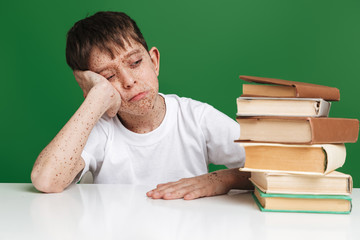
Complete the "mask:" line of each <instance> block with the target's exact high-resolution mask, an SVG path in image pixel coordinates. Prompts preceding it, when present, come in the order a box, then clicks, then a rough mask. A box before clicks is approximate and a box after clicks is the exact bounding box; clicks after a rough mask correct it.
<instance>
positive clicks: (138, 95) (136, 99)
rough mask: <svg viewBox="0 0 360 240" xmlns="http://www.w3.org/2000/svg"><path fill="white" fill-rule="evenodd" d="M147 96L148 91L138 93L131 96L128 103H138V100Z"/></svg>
mask: <svg viewBox="0 0 360 240" xmlns="http://www.w3.org/2000/svg"><path fill="white" fill-rule="evenodd" d="M147 94H148V91H144V92H140V93H138V94H136V95H135V96H133V97H132V98H130V100H129V102H136V101H139V100H141V99H143V98H144V97H146V95H147Z"/></svg>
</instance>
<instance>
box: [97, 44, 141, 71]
mask: <svg viewBox="0 0 360 240" xmlns="http://www.w3.org/2000/svg"><path fill="white" fill-rule="evenodd" d="M138 53H141V50H140V49H135V50H132V51H131V52H129V53H127V54H125V56H124V57H123V58H122V61H123V60H125V59H128V58H129V57H131V56H132V55H134V54H138ZM107 68H108V66H105V67H103V68H101V69H100V70H99V71H96V73H97V74H100V73H101V72H103V71H105V70H106V69H107Z"/></svg>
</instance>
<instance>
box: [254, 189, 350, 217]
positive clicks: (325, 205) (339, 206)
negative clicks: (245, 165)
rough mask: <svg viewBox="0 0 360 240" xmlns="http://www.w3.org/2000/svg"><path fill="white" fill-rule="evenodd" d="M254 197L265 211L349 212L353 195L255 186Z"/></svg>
mask: <svg viewBox="0 0 360 240" xmlns="http://www.w3.org/2000/svg"><path fill="white" fill-rule="evenodd" d="M253 198H254V200H255V202H256V204H257V205H258V207H259V208H260V210H261V211H264V212H304V213H336V214H349V213H350V212H351V209H352V204H351V197H350V196H343V195H310V194H275V193H271V194H270V193H264V192H262V191H261V190H259V189H258V188H256V187H255V190H254V192H253Z"/></svg>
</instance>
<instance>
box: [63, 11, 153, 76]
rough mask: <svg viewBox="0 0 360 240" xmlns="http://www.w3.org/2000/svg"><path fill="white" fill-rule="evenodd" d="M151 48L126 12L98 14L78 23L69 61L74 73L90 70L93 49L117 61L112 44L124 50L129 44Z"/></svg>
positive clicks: (68, 44)
mask: <svg viewBox="0 0 360 240" xmlns="http://www.w3.org/2000/svg"><path fill="white" fill-rule="evenodd" d="M130 39H133V40H134V41H136V42H138V43H140V44H141V45H142V46H143V47H144V48H145V49H146V50H147V51H148V50H149V49H148V46H147V44H146V42H145V39H144V37H143V35H142V33H141V32H140V29H139V28H138V26H137V25H136V23H135V21H134V20H133V19H131V18H130V17H129V16H128V15H126V14H125V13H122V12H97V13H95V14H94V15H92V16H90V17H87V18H84V19H82V20H80V21H78V22H76V23H75V24H74V26H73V27H72V28H71V29H70V30H69V32H68V33H67V40H66V62H67V64H68V65H69V66H70V68H71V69H72V70H82V71H84V70H88V69H89V67H88V65H89V57H90V52H91V50H92V48H93V47H98V48H99V49H100V50H101V51H107V52H108V53H109V54H110V55H111V57H112V58H114V49H113V47H112V44H115V45H117V46H119V47H120V48H122V49H124V48H125V44H124V41H126V42H127V43H128V44H129V43H130V42H129V40H130Z"/></svg>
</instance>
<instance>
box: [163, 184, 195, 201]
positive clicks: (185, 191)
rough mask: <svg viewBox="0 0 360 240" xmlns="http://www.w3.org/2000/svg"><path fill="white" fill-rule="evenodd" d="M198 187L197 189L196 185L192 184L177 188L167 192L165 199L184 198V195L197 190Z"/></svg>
mask: <svg viewBox="0 0 360 240" xmlns="http://www.w3.org/2000/svg"><path fill="white" fill-rule="evenodd" d="M196 189H197V186H196V185H190V186H186V187H183V188H180V189H175V190H174V191H172V192H167V193H165V194H164V196H163V199H165V200H172V199H179V198H184V196H186V195H188V194H190V193H192V192H194V191H196Z"/></svg>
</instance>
